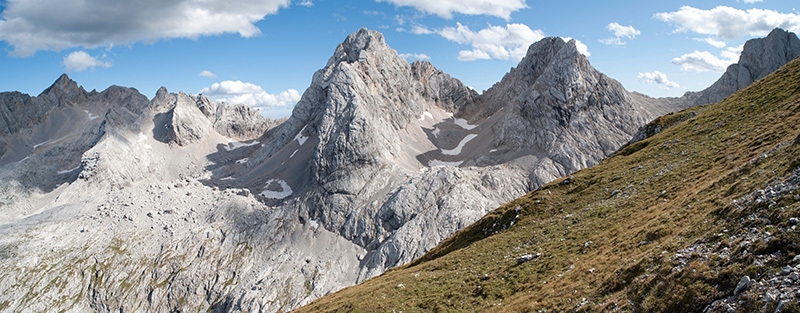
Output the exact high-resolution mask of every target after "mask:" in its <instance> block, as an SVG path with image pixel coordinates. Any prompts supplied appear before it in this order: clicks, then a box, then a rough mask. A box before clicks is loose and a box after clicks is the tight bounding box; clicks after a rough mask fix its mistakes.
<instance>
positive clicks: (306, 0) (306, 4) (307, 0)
mask: <svg viewBox="0 0 800 313" xmlns="http://www.w3.org/2000/svg"><path fill="white" fill-rule="evenodd" d="M298 4H299V5H302V6H304V7H313V6H314V2H313V1H311V0H303V1H300V3H298Z"/></svg>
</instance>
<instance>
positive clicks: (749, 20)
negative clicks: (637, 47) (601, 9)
mask: <svg viewBox="0 0 800 313" xmlns="http://www.w3.org/2000/svg"><path fill="white" fill-rule="evenodd" d="M655 17H656V18H657V19H660V20H662V21H664V22H668V23H672V24H674V25H675V26H676V27H677V28H676V31H677V32H693V33H697V34H702V35H710V36H714V37H715V38H716V39H719V40H735V39H741V38H744V37H748V36H749V37H753V36H765V35H767V34H768V33H769V32H770V31H771V30H772V29H774V28H776V27H780V28H783V29H785V30H789V31H793V32H798V31H800V15H799V14H795V13H781V12H777V11H773V10H764V9H749V10H739V9H735V8H731V7H727V6H718V7H715V8H712V9H708V10H703V9H698V8H694V7H691V6H683V7H681V8H680V9H679V10H678V11H675V12H664V13H657V14H656V15H655Z"/></svg>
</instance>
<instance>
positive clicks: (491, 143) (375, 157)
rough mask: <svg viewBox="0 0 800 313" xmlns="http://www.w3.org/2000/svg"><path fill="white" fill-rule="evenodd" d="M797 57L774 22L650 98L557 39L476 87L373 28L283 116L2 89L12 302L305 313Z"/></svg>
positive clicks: (63, 88) (73, 89)
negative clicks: (718, 71)
mask: <svg viewBox="0 0 800 313" xmlns="http://www.w3.org/2000/svg"><path fill="white" fill-rule="evenodd" d="M798 55H800V41H798V39H797V37H796V36H795V35H794V34H792V33H788V32H785V31H782V30H775V31H773V32H772V33H770V35H769V36H767V37H766V38H763V39H754V40H751V41H748V43H747V44H746V45H745V48H744V51H743V53H742V57H741V58H740V62H739V63H738V64H735V65H731V66H730V67H729V68H728V71H727V72H726V73H725V74H724V75H723V76H722V77H721V78H720V80H718V81H717V82H716V83H715V84H714V85H712V86H711V87H709V88H708V89H706V90H703V91H700V92H697V93H687V94H686V95H684V96H683V97H681V98H663V99H654V98H650V97H647V96H644V95H641V94H638V93H632V92H628V91H626V90H625V89H624V88H623V87H622V85H620V84H619V83H618V82H617V81H615V80H613V79H611V78H609V77H607V76H605V75H604V74H602V73H600V72H598V71H597V70H596V69H594V68H593V67H592V66H591V65H590V64H589V62H588V60H587V59H586V57H585V56H583V55H582V54H580V53H579V52H578V51H577V49H576V47H575V43H574V42H573V41H564V40H562V39H560V38H545V39H543V40H541V41H539V42H537V43H534V44H532V45H531V46H530V48H529V49H528V53H527V55H526V57H525V58H523V59H522V61H521V62H520V64H519V65H518V66H517V67H516V68H513V69H512V70H511V71H510V72H509V73H508V74H506V75H505V76H504V77H503V79H502V80H501V81H500V82H498V83H497V84H495V85H494V86H492V87H491V88H490V89H489V90H487V91H486V92H484V93H483V94H478V93H476V92H475V91H473V90H472V89H470V88H468V87H467V86H465V85H464V84H463V83H461V82H460V81H458V80H457V79H455V78H452V77H450V76H449V75H447V74H446V73H444V72H442V71H440V70H438V69H436V68H435V67H434V66H433V65H432V64H430V63H428V62H419V61H418V62H414V63H411V64H409V63H408V62H406V61H405V60H404V59H403V58H401V57H399V56H398V55H397V53H396V52H395V51H394V50H392V49H391V48H390V47H389V46H388V45H387V44H386V42H385V41H384V38H383V36H382V35H381V34H380V33H378V32H375V31H371V30H366V29H361V30H359V31H358V32H356V33H354V34H352V35H350V36H348V37H347V38H346V39H345V40H344V42H342V43H341V44H340V45H339V46H338V47H337V48H336V50H335V52H334V55H333V56H332V57H331V58H330V59H329V60H328V63H327V64H326V65H325V67H324V68H322V69H321V70H319V71H317V72H316V73H314V76H313V80H312V83H311V86H309V88H308V89H307V90H306V91H305V92H304V94H303V97H302V99H301V100H300V102H298V103H297V105H296V107H295V109H294V111H293V113H292V116H290V117H289V118H287V119H283V120H271V119H266V118H263V117H262V116H261V115H260V114H259V113H258V112H257V111H256V110H254V109H252V108H249V107H247V106H244V105H234V104H227V103H216V102H213V101H210V100H209V99H208V98H206V97H205V96H203V95H197V96H195V95H189V94H185V93H182V92H181V93H177V94H175V93H169V92H168V91H167V90H166V89H165V88H162V89H160V90H158V92H157V93H156V96H155V97H154V98H153V99H148V98H147V97H146V96H144V95H142V94H140V93H139V92H138V91H137V90H135V89H132V88H124V87H118V86H112V87H110V88H108V89H106V90H104V91H102V92H96V91H92V92H87V91H85V90H84V89H83V88H82V87H79V86H78V84H77V83H76V82H74V81H72V80H70V79H69V77H67V76H66V75H62V76H61V77H60V78H59V79H58V80H57V81H56V82H55V83H54V84H53V85H52V86H51V87H50V88H48V89H47V90H45V91H44V92H42V94H40V95H39V96H36V97H31V96H28V95H25V94H21V93H18V92H4V93H0V190H2V193H0V211H2V214H0V223H1V224H0V269H2V270H0V286H3V288H2V289H3V290H7V291H6V292H5V293H4V294H2V295H0V309H1V310H4V311H5V310H8V311H12V312H16V311H23V310H32V311H47V310H54V311H70V312H72V311H75V312H81V311H102V312H110V311H131V310H133V311H137V310H141V311H157V312H161V311H176V310H177V311H209V310H210V311H215V312H228V311H253V312H276V311H279V310H291V309H295V308H297V307H299V306H301V305H304V304H307V303H309V302H310V301H312V300H314V299H317V298H319V297H321V296H323V295H325V294H328V293H331V292H333V291H337V290H339V289H341V288H344V287H347V286H351V285H353V284H356V283H359V282H362V281H364V280H366V279H368V278H371V277H374V276H376V275H379V274H382V273H384V272H385V271H386V270H387V269H389V268H391V267H395V266H398V265H402V264H406V263H408V262H411V261H412V260H414V259H417V258H419V257H421V256H423V255H425V253H426V252H428V251H430V250H431V249H433V248H434V247H436V246H437V244H439V243H440V242H442V241H443V240H445V239H447V238H449V237H450V236H451V235H453V234H454V233H455V232H456V231H458V230H460V229H462V228H464V227H467V226H468V225H470V224H472V223H473V222H475V221H477V220H479V219H480V218H481V217H483V216H484V215H486V214H487V213H488V212H491V211H492V210H493V209H495V208H497V207H501V206H502V205H503V204H505V203H507V202H509V201H512V200H514V199H515V198H517V197H519V196H521V195H524V194H526V193H527V192H530V191H532V190H535V189H536V188H538V187H540V186H541V185H543V184H546V183H548V182H550V181H553V180H554V179H557V178H559V177H563V176H565V175H569V174H571V173H574V172H576V171H578V170H581V169H583V168H586V167H590V166H594V165H596V164H599V163H600V162H601V161H602V160H604V159H605V158H606V157H608V156H610V155H612V154H614V153H615V152H617V151H618V150H619V149H620V148H621V147H623V146H625V145H626V143H628V142H629V141H631V139H632V138H634V137H637V140H646V139H647V138H648V137H650V136H653V135H655V133H657V132H660V131H661V130H662V129H665V128H666V127H660V126H659V127H655V126H654V124H651V125H649V126H648V127H645V128H641V127H642V126H645V125H646V124H647V123H648V122H649V121H652V120H653V119H655V118H656V117H659V116H661V115H664V114H667V113H670V112H674V111H677V110H681V109H685V108H689V107H694V106H696V105H698V104H704V103H711V102H716V101H719V100H721V99H723V98H725V97H727V96H729V95H730V94H732V93H734V92H735V91H737V90H739V89H742V88H744V87H746V86H747V85H749V84H750V83H752V82H754V81H757V80H758V79H760V78H762V77H764V76H766V75H768V74H769V73H771V72H773V71H774V70H776V69H777V68H779V67H780V66H782V65H783V64H785V63H787V62H789V61H790V60H791V59H793V58H795V57H796V56H798ZM637 131H638V133H637ZM634 145H635V144H634ZM634 145H628V146H627V148H626V149H628V148H630V147H632V146H634ZM623 151H624V150H623ZM506 207H507V206H506ZM507 226H508V225H507ZM473 227H474V226H473ZM492 227H495V226H492ZM493 229H494V228H493ZM454 238H455V237H454ZM452 240H453V239H451V241H452Z"/></svg>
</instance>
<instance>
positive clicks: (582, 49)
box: [562, 37, 592, 57]
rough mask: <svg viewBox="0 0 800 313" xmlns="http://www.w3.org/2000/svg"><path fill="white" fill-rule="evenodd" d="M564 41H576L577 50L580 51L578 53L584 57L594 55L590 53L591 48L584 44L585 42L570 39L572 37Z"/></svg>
mask: <svg viewBox="0 0 800 313" xmlns="http://www.w3.org/2000/svg"><path fill="white" fill-rule="evenodd" d="M562 39H563V40H564V42H570V40H574V41H575V49H578V52H580V53H581V54H583V55H585V56H587V57H588V56H591V55H592V54H591V53H589V47H588V46H587V45H586V44H584V43H583V42H581V41H580V40H578V39H573V38H570V37H566V38H562Z"/></svg>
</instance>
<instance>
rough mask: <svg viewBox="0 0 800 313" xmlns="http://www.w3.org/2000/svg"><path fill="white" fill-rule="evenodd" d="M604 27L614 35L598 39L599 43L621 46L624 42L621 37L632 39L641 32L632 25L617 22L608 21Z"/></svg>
mask: <svg viewBox="0 0 800 313" xmlns="http://www.w3.org/2000/svg"><path fill="white" fill-rule="evenodd" d="M606 29H607V30H608V31H610V32H611V34H613V35H614V37H611V38H606V39H602V40H600V42H601V43H604V44H607V45H614V46H623V45H625V44H626V42H624V41H622V40H623V39H625V38H627V39H633V38H636V36H639V35H640V34H641V33H642V32H640V31H639V30H637V29H636V28H633V26H622V25H620V24H619V23H617V22H613V23H609V24H608V25H606Z"/></svg>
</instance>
